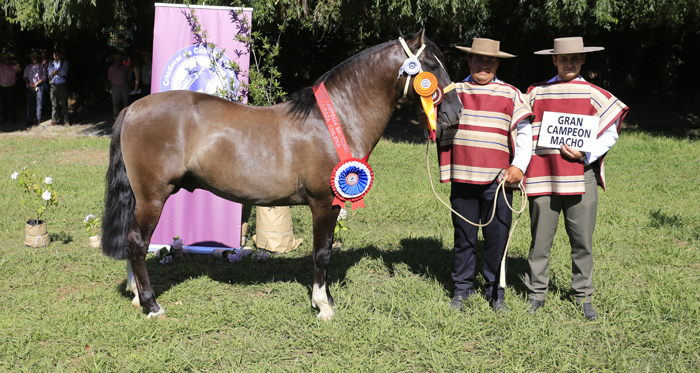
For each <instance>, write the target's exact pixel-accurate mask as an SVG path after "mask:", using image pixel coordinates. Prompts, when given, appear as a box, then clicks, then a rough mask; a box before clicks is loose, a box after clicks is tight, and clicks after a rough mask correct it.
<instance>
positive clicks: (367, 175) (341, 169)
mask: <svg viewBox="0 0 700 373" xmlns="http://www.w3.org/2000/svg"><path fill="white" fill-rule="evenodd" d="M373 181H374V173H373V171H372V168H371V167H370V166H369V165H368V164H367V163H366V162H365V161H363V160H361V159H357V158H349V159H346V160H345V161H342V162H340V163H338V165H337V166H335V169H334V170H333V173H332V174H331V188H332V189H333V193H334V194H335V196H336V197H337V198H338V199H340V200H341V201H351V202H355V201H359V200H361V199H362V197H364V196H365V195H366V194H367V192H369V190H370V188H371V187H372V182H373Z"/></svg>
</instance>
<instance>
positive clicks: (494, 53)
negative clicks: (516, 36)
mask: <svg viewBox="0 0 700 373" xmlns="http://www.w3.org/2000/svg"><path fill="white" fill-rule="evenodd" d="M455 47H456V48H457V49H459V50H463V51H465V52H469V53H471V54H480V55H482V56H490V57H498V58H513V57H515V55H512V54H509V53H505V52H501V51H499V50H498V49H499V48H500V47H501V42H500V41H498V40H492V39H481V38H474V41H472V47H471V48H469V47H463V46H461V45H455Z"/></svg>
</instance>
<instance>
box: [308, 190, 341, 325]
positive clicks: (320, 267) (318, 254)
mask: <svg viewBox="0 0 700 373" xmlns="http://www.w3.org/2000/svg"><path fill="white" fill-rule="evenodd" d="M310 207H311V214H312V215H313V225H314V253H313V255H314V286H313V291H312V294H311V305H312V306H314V307H317V308H318V309H319V313H318V315H317V317H318V318H319V319H321V320H325V321H328V320H332V319H333V314H334V312H333V306H334V305H335V304H334V303H333V297H332V296H331V292H330V290H329V289H328V277H327V272H328V266H329V264H330V259H331V246H332V245H333V228H334V227H335V221H336V219H337V218H338V212H339V211H340V209H338V208H334V209H333V208H331V207H332V206H331V205H330V200H329V201H327V203H310Z"/></svg>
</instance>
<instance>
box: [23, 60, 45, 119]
mask: <svg viewBox="0 0 700 373" xmlns="http://www.w3.org/2000/svg"><path fill="white" fill-rule="evenodd" d="M29 58H31V60H32V63H31V64H29V65H27V67H25V68H24V81H25V82H26V83H27V126H30V125H32V124H34V123H39V122H41V110H42V105H43V100H44V87H45V84H44V83H45V82H46V68H44V65H42V64H41V62H40V60H39V59H40V58H41V51H40V50H38V49H32V52H31V53H30V54H29Z"/></svg>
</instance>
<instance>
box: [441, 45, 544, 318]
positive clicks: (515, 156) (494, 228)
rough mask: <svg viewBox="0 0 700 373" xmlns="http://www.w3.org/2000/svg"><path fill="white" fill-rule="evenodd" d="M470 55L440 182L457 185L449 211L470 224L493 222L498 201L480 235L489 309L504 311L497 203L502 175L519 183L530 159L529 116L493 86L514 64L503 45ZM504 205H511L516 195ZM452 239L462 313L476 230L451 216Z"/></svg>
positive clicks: (505, 90)
mask: <svg viewBox="0 0 700 373" xmlns="http://www.w3.org/2000/svg"><path fill="white" fill-rule="evenodd" d="M457 48H459V49H461V50H463V51H466V52H469V53H470V55H469V57H468V63H469V72H470V75H469V76H468V77H467V79H465V80H464V81H463V82H460V83H457V84H455V86H456V88H455V89H456V91H457V93H458V94H459V96H460V99H461V100H462V104H463V106H464V109H463V111H462V118H461V119H460V122H459V124H458V125H456V126H453V127H451V128H449V129H447V130H445V131H444V133H443V134H442V135H441V138H440V140H439V147H438V157H439V161H440V181H441V182H443V183H446V182H452V184H451V194H450V202H451V203H452V208H453V209H454V210H455V211H457V213H459V214H460V215H462V216H464V217H466V218H467V219H469V220H470V221H472V222H475V223H478V222H479V221H481V223H482V224H484V223H486V222H488V221H489V219H490V218H491V215H492V213H493V204H494V203H496V202H495V201H496V199H498V203H497V210H496V215H495V217H494V219H493V221H492V222H491V223H490V224H489V225H487V226H485V227H483V230H482V233H483V236H484V241H485V242H484V264H483V270H484V278H485V284H484V294H485V297H486V299H487V300H488V301H489V302H490V303H491V306H492V307H493V308H494V309H495V310H496V311H500V310H503V309H505V308H506V306H505V303H504V289H503V288H502V287H501V286H500V285H499V283H498V278H499V276H498V275H499V270H500V265H501V259H502V258H503V254H504V251H505V246H506V242H507V240H508V231H509V229H510V226H511V221H512V212H511V210H510V208H509V207H508V206H507V205H506V203H505V199H504V197H503V194H502V193H499V194H498V196H496V188H497V187H498V180H497V179H498V175H499V173H500V172H501V171H504V170H505V172H504V174H503V177H504V178H505V180H506V182H508V183H518V182H520V180H521V179H522V177H523V173H524V172H525V170H526V169H527V166H528V163H529V162H530V155H531V152H532V131H531V124H530V116H531V115H532V112H531V111H530V108H529V106H528V105H527V103H526V101H525V99H524V98H523V97H522V95H521V93H520V91H519V90H518V89H517V88H515V87H513V86H511V85H508V84H506V83H504V82H503V81H501V80H499V79H498V78H496V70H497V69H498V65H499V61H500V59H501V58H511V57H515V56H513V55H511V54H508V53H504V52H501V51H499V48H500V43H499V42H498V41H496V40H490V39H478V38H477V39H474V41H473V43H472V47H471V48H468V47H460V46H458V47H457ZM506 196H507V197H506V198H507V199H508V203H509V204H512V201H513V192H512V190H509V191H507V193H506ZM452 224H453V226H454V229H455V233H454V271H453V272H452V280H453V282H454V297H453V298H452V301H451V302H450V305H451V306H452V307H453V308H454V309H456V310H461V309H462V306H463V303H464V301H466V299H467V298H469V296H471V295H472V294H474V276H475V272H476V246H477V236H478V233H479V228H478V227H476V226H474V225H472V224H469V223H467V222H465V221H464V220H462V218H460V217H458V216H456V215H455V214H454V213H453V214H452Z"/></svg>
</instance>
